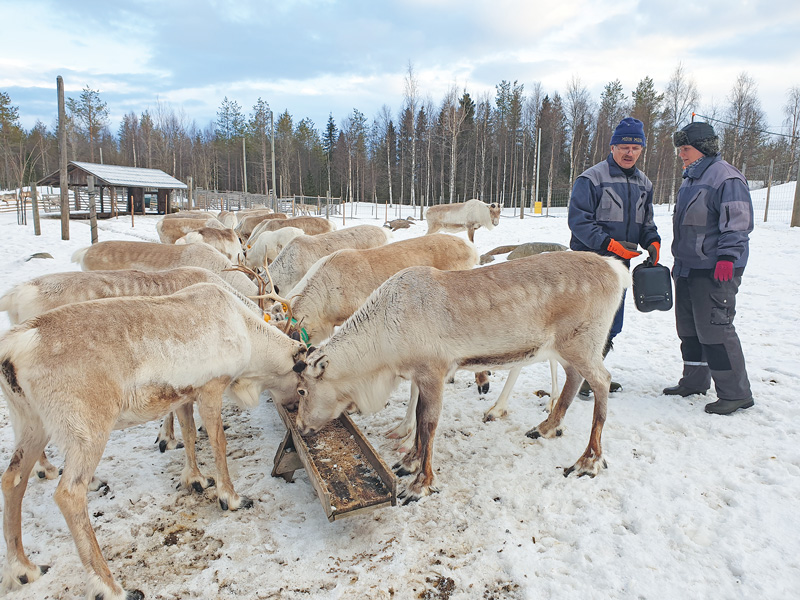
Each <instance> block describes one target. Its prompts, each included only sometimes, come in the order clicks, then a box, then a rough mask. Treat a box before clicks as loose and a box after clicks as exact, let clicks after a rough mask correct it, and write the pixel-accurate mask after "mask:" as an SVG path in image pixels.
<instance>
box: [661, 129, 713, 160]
mask: <svg viewBox="0 0 800 600" xmlns="http://www.w3.org/2000/svg"><path fill="white" fill-rule="evenodd" d="M672 141H673V143H674V144H675V147H676V148H679V147H680V146H693V147H694V148H696V149H697V150H698V151H700V152H701V153H702V154H704V155H706V156H714V155H715V154H718V153H719V137H717V134H716V132H715V131H714V128H713V127H712V126H711V125H709V124H708V123H703V122H702V121H696V122H694V123H689V124H688V125H687V126H686V127H684V128H683V129H681V130H680V131H677V132H675V134H673V136H672Z"/></svg>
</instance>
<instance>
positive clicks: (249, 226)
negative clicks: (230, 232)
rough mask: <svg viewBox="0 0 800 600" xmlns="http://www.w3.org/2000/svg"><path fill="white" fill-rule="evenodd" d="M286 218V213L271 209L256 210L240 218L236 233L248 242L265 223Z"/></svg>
mask: <svg viewBox="0 0 800 600" xmlns="http://www.w3.org/2000/svg"><path fill="white" fill-rule="evenodd" d="M284 219H286V215H285V214H284V213H274V212H271V211H270V212H268V213H267V212H256V213H253V214H250V215H244V216H243V217H241V218H240V219H239V224H238V225H237V226H236V233H237V234H238V235H239V238H240V239H241V240H242V241H243V242H248V241H250V238H251V237H252V236H253V232H254V231H255V230H256V229H258V228H259V227H261V225H262V224H263V223H267V222H269V221H273V220H278V221H282V220H284Z"/></svg>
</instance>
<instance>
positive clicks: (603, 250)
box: [567, 117, 661, 396]
mask: <svg viewBox="0 0 800 600" xmlns="http://www.w3.org/2000/svg"><path fill="white" fill-rule="evenodd" d="M645 143H646V140H645V135H644V125H643V124H642V122H641V121H639V120H638V119H634V118H632V117H626V118H624V119H622V121H620V123H619V125H617V127H616V128H615V129H614V134H613V135H612V136H611V144H610V146H611V153H610V154H609V155H608V157H607V158H606V160H604V161H603V162H600V163H598V164H596V165H594V166H593V167H590V168H589V169H587V170H586V171H584V172H583V173H581V174H580V175H579V176H578V177H577V179H576V180H575V183H574V185H573V187H572V195H571V197H570V200H569V213H568V218H567V222H568V224H569V228H570V231H571V232H572V237H571V239H570V242H569V246H570V248H571V249H572V250H583V251H589V252H595V253H597V254H600V255H603V256H614V257H616V258H618V259H620V260H622V261H623V262H624V263H625V264H626V265H627V266H630V261H631V259H632V258H634V257H635V256H639V255H640V254H641V252H639V251H638V250H637V247H638V246H641V247H642V248H646V249H647V251H648V254H649V259H648V260H649V262H650V263H651V264H656V263H658V258H659V256H658V255H659V252H660V250H661V238H660V237H659V235H658V231H657V229H656V225H655V223H654V222H653V184H652V183H651V182H650V180H649V179H648V178H647V176H646V175H645V174H644V173H642V172H641V171H640V170H639V169H637V168H636V161H638V160H639V157H640V156H641V154H642V149H643V148H644V146H645ZM624 305H625V297H624V296H623V301H622V303H621V304H620V307H619V310H617V314H616V315H615V316H614V323H613V324H612V326H611V331H610V332H609V335H608V341H607V342H606V347H605V350H604V352H603V356H605V355H606V354H608V351H609V350H610V349H611V347H612V342H611V340H613V339H614V337H615V336H616V335H617V334H618V333H620V332H621V331H622V322H623V316H624ZM619 389H621V386H620V384H619V383H617V382H615V381H612V382H611V388H610V390H609V391H611V392H616V391H617V390H619ZM590 391H591V388H590V387H589V384H588V383H586V381H584V382H583V385H582V386H581V390H580V394H581V395H582V396H588V395H589V392H590Z"/></svg>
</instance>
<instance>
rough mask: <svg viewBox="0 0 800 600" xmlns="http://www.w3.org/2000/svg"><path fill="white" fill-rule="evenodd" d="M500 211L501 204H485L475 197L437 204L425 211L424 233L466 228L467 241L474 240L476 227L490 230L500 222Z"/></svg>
mask: <svg viewBox="0 0 800 600" xmlns="http://www.w3.org/2000/svg"><path fill="white" fill-rule="evenodd" d="M500 211H501V206H500V205H499V204H497V203H494V202H492V203H491V204H486V203H484V202H481V201H480V200H475V199H472V200H467V201H466V202H463V203H456V204H437V205H436V206H431V207H430V208H429V209H428V211H427V212H426V213H425V219H426V220H427V221H428V231H427V232H426V233H425V235H429V234H431V233H436V232H437V231H447V232H451V233H455V232H458V231H465V230H466V232H467V235H468V236H469V241H470V242H474V241H475V230H476V229H478V228H479V227H486V229H489V230H492V229H494V228H495V227H496V226H497V225H499V224H500Z"/></svg>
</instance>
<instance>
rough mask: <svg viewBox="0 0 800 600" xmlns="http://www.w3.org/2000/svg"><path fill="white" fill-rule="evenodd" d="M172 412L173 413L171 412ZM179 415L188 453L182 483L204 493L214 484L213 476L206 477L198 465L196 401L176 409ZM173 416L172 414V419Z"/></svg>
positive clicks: (185, 450) (185, 449)
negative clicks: (195, 418)
mask: <svg viewBox="0 0 800 600" xmlns="http://www.w3.org/2000/svg"><path fill="white" fill-rule="evenodd" d="M170 414H172V413H170ZM175 414H176V415H177V417H178V424H179V425H180V427H181V434H182V435H183V439H184V440H185V444H184V452H185V453H186V464H185V465H184V466H183V471H182V472H181V483H182V484H183V485H184V487H186V488H188V489H191V490H194V491H195V492H198V493H202V492H203V490H204V489H206V488H209V487H211V486H213V485H214V480H213V479H212V478H211V477H205V476H204V475H203V474H202V473H201V472H200V469H199V468H198V467H197V454H196V451H195V449H196V447H195V442H196V441H197V429H196V428H195V425H194V403H193V402H187V403H185V404H182V405H181V406H179V407H178V408H177V409H176V410H175ZM171 420H172V417H171V416H170V421H171Z"/></svg>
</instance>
